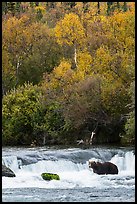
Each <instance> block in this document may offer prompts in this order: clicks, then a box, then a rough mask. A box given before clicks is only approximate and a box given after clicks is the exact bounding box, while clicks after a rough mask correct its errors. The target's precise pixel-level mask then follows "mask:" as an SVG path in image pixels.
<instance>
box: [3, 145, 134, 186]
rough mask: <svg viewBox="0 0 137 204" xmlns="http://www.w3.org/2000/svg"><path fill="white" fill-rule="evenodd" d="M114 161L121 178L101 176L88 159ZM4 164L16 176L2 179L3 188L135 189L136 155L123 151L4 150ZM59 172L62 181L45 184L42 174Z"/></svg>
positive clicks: (96, 149) (76, 149)
mask: <svg viewBox="0 0 137 204" xmlns="http://www.w3.org/2000/svg"><path fill="white" fill-rule="evenodd" d="M89 159H91V160H95V161H97V160H98V161H102V162H104V161H111V162H112V163H114V164H116V165H117V166H118V169H119V173H118V175H97V174H95V173H93V171H92V169H89V167H88V160H89ZM2 163H3V164H5V165H6V166H7V167H9V168H10V169H11V170H13V171H14V173H15V174H16V177H2V188H3V189H6V188H28V187H29V188H31V187H37V188H46V189H52V188H55V189H56V188H57V189H68V188H69V189H71V188H77V187H80V188H83V187H97V188H100V189H108V188H110V187H112V186H113V188H118V187H121V186H123V185H124V187H125V188H134V185H135V154H134V152H133V150H126V151H125V150H123V149H102V148H92V149H80V148H70V149H63V150H62V149H61V150H55V149H54V150H53V149H51V150H48V149H44V148H41V149H40V148H28V149H27V148H26V149H25V148H24V149H12V148H11V149H5V150H3V155H2ZM43 172H49V173H56V174H58V175H59V176H60V180H59V181H57V180H51V181H45V180H43V179H42V177H41V173H43Z"/></svg>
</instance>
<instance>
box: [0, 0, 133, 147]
mask: <svg viewBox="0 0 137 204" xmlns="http://www.w3.org/2000/svg"><path fill="white" fill-rule="evenodd" d="M2 3H3V4H2V9H3V10H2V12H3V15H2V59H3V60H2V91H3V118H4V120H3V141H4V144H13V143H14V142H9V138H10V140H12V138H13V137H14V136H15V138H16V143H17V144H20V142H19V141H21V138H22V137H23V141H24V142H23V144H25V143H26V144H29V143H31V142H32V140H33V139H36V140H37V141H38V142H39V144H40V141H43V139H39V138H42V137H43V138H44V143H45V144H46V142H47V144H48V142H49V141H52V142H53V143H54V142H55V143H59V144H63V143H74V142H76V140H77V139H81V138H83V139H84V140H85V139H86V138H89V137H90V135H91V132H92V131H93V130H94V129H95V128H96V127H97V131H98V132H97V143H101V142H118V141H120V136H123V135H126V136H127V135H130V138H132V141H133V140H134V139H133V138H134V135H133V134H134V126H135V125H134V108H133V109H132V110H131V108H130V105H129V104H133V98H134V91H132V92H131V87H132V84H134V80H135V10H134V7H135V5H134V2H19V4H18V3H17V2H2ZM36 3H37V4H36ZM110 3H111V4H110ZM26 83H32V84H31V86H29V85H28V86H27V85H25V86H24V84H26ZM33 86H34V89H33ZM23 87H24V88H23ZM29 87H31V88H29ZM36 87H37V88H36ZM25 88H26V91H27V89H29V91H30V93H31V90H32V92H34V93H35V90H40V94H38V92H37V91H36V95H35V97H36V98H37V100H38V101H39V102H38V101H37V102H35V103H36V104H35V105H37V103H38V107H39V108H38V109H37V108H36V107H35V105H34V107H32V108H34V112H33V114H35V115H36V117H38V118H40V121H41V124H39V122H38V118H36V119H35V121H34V116H33V114H31V109H30V106H31V105H30V104H31V100H32V104H33V99H34V98H30V97H29V101H28V102H27V100H28V96H29V95H28V96H27V95H26V96H24V94H26V92H25ZM13 90H14V91H13ZM21 90H22V91H21ZM21 94H23V95H22V96H21ZM27 94H29V93H27ZM15 96H16V97H19V100H20V102H18V99H15ZM11 98H12V99H14V100H13V101H12V104H11ZM21 98H22V99H23V101H22V102H21ZM29 102H30V104H29ZM22 103H24V104H27V105H26V107H24V106H22V105H23V104H22ZM21 107H23V108H21ZM20 108H21V112H20V113H21V114H22V116H20V114H19V110H20ZM23 109H24V111H23ZM9 110H10V112H9ZM25 110H26V111H28V112H27V113H28V116H26V113H25ZM8 112H9V113H10V116H9V114H8ZM18 114H19V116H20V117H21V118H20V121H21V122H20V126H18V125H17V124H18V123H16V120H18V119H17V118H16V115H17V116H18ZM24 114H25V115H24ZM25 117H27V119H25ZM29 118H30V122H32V121H33V122H35V123H33V122H32V123H31V124H29ZM13 119H14V121H13ZM24 120H27V127H28V128H27V130H28V132H26V130H25V129H24V126H23V124H25V123H24V122H25V121H24ZM126 121H127V123H126ZM18 122H19V121H18ZM32 124H33V125H32ZM36 124H38V126H37V125H36ZM19 127H20V128H21V130H22V133H21V134H20V133H19V131H20V129H19ZM130 127H132V130H131V129H130ZM15 130H16V131H15ZM24 131H25V132H24ZM126 133H127V134H126ZM38 134H41V137H40V136H38ZM31 135H32V136H31ZM106 135H107V136H106ZM24 137H25V138H24ZM125 138H126V137H125ZM7 141H8V142H7Z"/></svg>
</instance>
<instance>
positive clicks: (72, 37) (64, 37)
mask: <svg viewBox="0 0 137 204" xmlns="http://www.w3.org/2000/svg"><path fill="white" fill-rule="evenodd" d="M55 37H56V38H57V42H58V43H59V44H61V45H62V44H68V45H70V46H71V45H73V44H78V45H80V44H82V43H83V42H84V41H85V31H84V28H83V26H82V24H81V22H80V19H79V17H78V16H77V15H76V14H73V13H69V14H66V15H65V17H64V19H62V20H61V21H59V22H58V23H57V25H56V27H55Z"/></svg>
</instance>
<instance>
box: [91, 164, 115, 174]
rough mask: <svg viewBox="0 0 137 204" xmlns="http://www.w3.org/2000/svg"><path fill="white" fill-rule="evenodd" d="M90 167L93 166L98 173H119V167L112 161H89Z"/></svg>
mask: <svg viewBox="0 0 137 204" xmlns="http://www.w3.org/2000/svg"><path fill="white" fill-rule="evenodd" d="M89 168H92V169H93V172H94V173H96V174H118V167H117V166H116V165H115V164H113V163H111V162H104V163H100V162H95V161H89Z"/></svg>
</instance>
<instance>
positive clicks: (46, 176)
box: [41, 173, 60, 181]
mask: <svg viewBox="0 0 137 204" xmlns="http://www.w3.org/2000/svg"><path fill="white" fill-rule="evenodd" d="M41 176H42V178H43V179H44V180H47V181H50V180H53V179H55V180H60V177H59V175H58V174H52V173H42V174H41Z"/></svg>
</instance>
